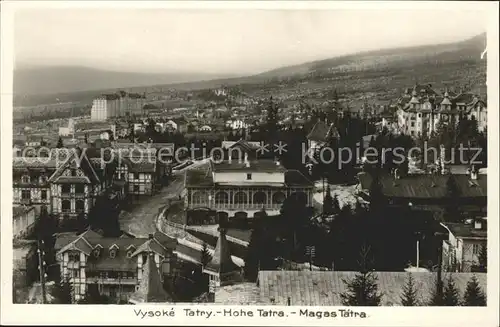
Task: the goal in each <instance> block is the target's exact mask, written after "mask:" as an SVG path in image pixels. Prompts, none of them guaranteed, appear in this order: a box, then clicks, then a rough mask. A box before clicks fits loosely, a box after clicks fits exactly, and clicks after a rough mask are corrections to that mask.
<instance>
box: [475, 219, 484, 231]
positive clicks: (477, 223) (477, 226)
mask: <svg viewBox="0 0 500 327" xmlns="http://www.w3.org/2000/svg"><path fill="white" fill-rule="evenodd" d="M482 228H483V223H482V221H481V219H475V220H474V229H482Z"/></svg>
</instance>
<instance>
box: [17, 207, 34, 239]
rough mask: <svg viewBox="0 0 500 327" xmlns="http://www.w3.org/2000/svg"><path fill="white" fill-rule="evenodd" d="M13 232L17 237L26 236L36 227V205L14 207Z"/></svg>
mask: <svg viewBox="0 0 500 327" xmlns="http://www.w3.org/2000/svg"><path fill="white" fill-rule="evenodd" d="M12 213H13V215H12V216H13V217H12V218H13V219H12V234H13V237H14V238H15V239H16V238H25V237H27V236H29V235H31V234H32V233H33V231H34V229H35V221H36V210H35V207H30V206H17V207H13V208H12Z"/></svg>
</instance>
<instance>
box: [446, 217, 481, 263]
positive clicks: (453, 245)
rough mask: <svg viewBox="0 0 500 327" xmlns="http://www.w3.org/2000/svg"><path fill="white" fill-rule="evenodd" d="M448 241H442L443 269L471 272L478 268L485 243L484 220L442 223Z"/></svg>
mask: <svg viewBox="0 0 500 327" xmlns="http://www.w3.org/2000/svg"><path fill="white" fill-rule="evenodd" d="M442 226H443V227H444V228H445V229H446V230H447V231H448V239H446V240H443V247H442V249H443V256H442V258H443V267H444V269H445V270H448V271H456V272H471V271H474V269H475V267H479V266H480V260H479V257H480V253H481V251H482V248H483V247H486V243H487V228H486V218H484V217H480V218H476V219H471V220H470V221H468V222H466V223H443V224H442Z"/></svg>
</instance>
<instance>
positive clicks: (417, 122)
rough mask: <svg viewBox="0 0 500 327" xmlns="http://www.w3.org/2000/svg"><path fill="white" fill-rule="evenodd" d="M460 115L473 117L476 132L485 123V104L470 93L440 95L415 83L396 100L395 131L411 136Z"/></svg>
mask: <svg viewBox="0 0 500 327" xmlns="http://www.w3.org/2000/svg"><path fill="white" fill-rule="evenodd" d="M461 115H463V116H465V117H467V118H469V119H475V120H477V122H478V130H479V131H483V130H484V129H485V128H486V126H487V108H486V103H485V101H483V100H480V99H479V97H478V96H477V95H474V94H471V93H462V94H459V95H454V94H453V93H451V92H448V91H445V93H444V94H443V95H440V94H439V93H438V92H437V91H435V90H434V89H432V85H418V84H417V85H415V86H414V87H413V89H412V90H411V89H407V90H406V92H405V94H403V96H402V97H401V98H400V99H399V100H398V110H397V124H398V128H399V131H400V132H402V133H405V134H407V135H410V136H413V137H417V136H418V135H423V134H427V135H430V134H431V133H433V132H435V131H436V130H437V127H438V124H439V123H440V122H443V123H445V124H458V121H459V118H460V116H461Z"/></svg>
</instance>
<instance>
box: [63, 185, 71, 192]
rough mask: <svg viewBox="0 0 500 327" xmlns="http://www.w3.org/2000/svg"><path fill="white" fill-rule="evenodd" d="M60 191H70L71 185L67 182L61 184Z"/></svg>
mask: <svg viewBox="0 0 500 327" xmlns="http://www.w3.org/2000/svg"><path fill="white" fill-rule="evenodd" d="M61 192H62V193H69V192H71V185H69V184H63V185H61Z"/></svg>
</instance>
